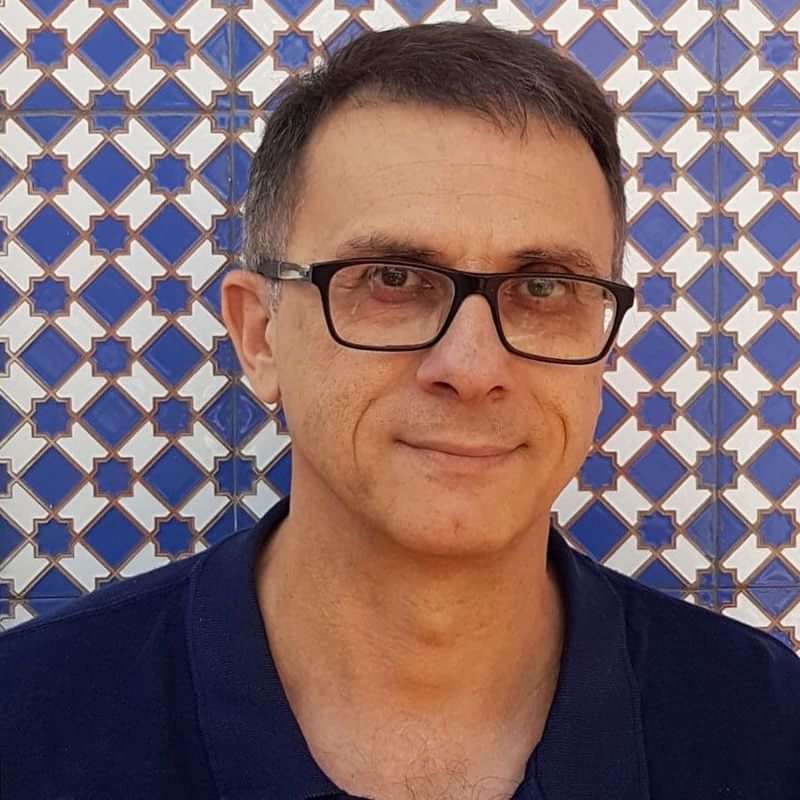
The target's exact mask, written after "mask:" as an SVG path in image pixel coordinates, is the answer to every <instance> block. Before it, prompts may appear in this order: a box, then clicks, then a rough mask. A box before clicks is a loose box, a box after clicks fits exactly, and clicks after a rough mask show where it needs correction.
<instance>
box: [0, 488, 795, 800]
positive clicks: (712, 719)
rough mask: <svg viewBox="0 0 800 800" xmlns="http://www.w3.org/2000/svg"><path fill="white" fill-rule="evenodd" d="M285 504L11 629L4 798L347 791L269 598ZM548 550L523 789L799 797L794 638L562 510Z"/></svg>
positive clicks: (254, 796) (561, 793) (5, 640)
mask: <svg viewBox="0 0 800 800" xmlns="http://www.w3.org/2000/svg"><path fill="white" fill-rule="evenodd" d="M288 507H289V499H288V498H284V499H283V500H281V501H280V502H279V503H278V504H277V505H275V506H274V507H273V508H272V509H271V510H270V511H269V512H268V513H267V514H266V515H265V516H264V517H263V518H262V519H261V520H260V522H259V523H258V524H257V525H255V526H254V527H253V528H251V529H248V530H246V531H242V532H238V533H235V534H233V535H231V536H229V537H228V538H226V539H224V540H223V541H221V542H218V543H217V544H215V545H214V546H213V547H210V548H208V549H207V550H205V551H204V552H202V553H200V554H198V555H195V556H192V557H190V558H186V559H182V560H179V561H177V562H174V563H172V564H169V565H167V566H164V567H161V568H158V569H155V570H153V571H151V572H148V573H146V574H143V575H139V576H136V577H133V578H128V579H127V580H124V581H121V582H118V583H116V584H113V585H111V586H107V587H104V588H102V589H99V590H97V591H95V592H93V593H92V594H89V595H86V596H84V597H81V598H78V599H76V600H74V601H71V602H70V603H68V604H67V605H65V606H62V608H61V609H60V610H59V611H58V612H57V613H55V614H53V615H52V616H49V617H43V618H41V619H36V620H32V621H30V622H28V623H25V624H23V625H20V626H18V627H17V628H14V629H12V630H10V631H8V632H7V633H5V634H3V635H0V798H2V800H112V799H113V800H117V798H120V799H123V800H128V799H133V798H136V799H137V800H138V799H139V798H141V800H160V798H165V799H166V798H169V800H179V799H180V798H187V799H190V800H211V799H212V798H214V800H217V799H220V798H224V800H311V798H315V799H316V800H322V798H330V799H331V800H332V799H333V798H347V797H348V795H347V794H345V793H344V792H343V791H342V790H341V789H339V788H338V787H337V786H336V785H335V784H334V783H333V782H332V781H331V780H330V779H329V778H328V777H327V776H326V775H325V774H324V773H323V772H322V770H321V769H320V768H319V766H318V765H317V764H316V763H315V761H314V759H313V758H312V756H311V754H310V752H309V749H308V746H307V744H306V742H305V740H304V738H303V735H302V732H301V731H300V728H299V726H298V723H297V721H296V719H295V717H294V716H293V714H292V711H291V708H290V707H289V704H288V702H287V699H286V695H285V694H284V691H283V688H282V685H281V682H280V679H279V677H278V674H277V671H276V669H275V665H274V663H273V661H272V658H271V656H270V652H269V647H268V642H267V639H266V635H265V631H264V627H263V624H262V619H261V616H260V613H259V609H258V604H257V599H256V593H255V576H254V565H255V563H256V559H257V556H258V553H259V550H260V548H261V547H262V545H263V544H264V543H265V541H266V540H267V538H268V537H269V535H270V532H271V531H272V530H273V529H274V528H275V526H276V525H277V524H278V523H279V522H280V521H281V520H282V519H283V518H284V517H285V515H286V514H287V513H288ZM548 559H550V560H551V561H552V563H553V564H554V565H555V568H556V569H557V571H558V575H559V576H560V580H561V584H562V588H563V592H564V597H565V608H566V629H565V642H564V650H563V654H562V662H561V672H560V676H559V680H558V686H557V689H556V693H555V697H554V701H553V705H552V707H551V710H550V713H549V717H548V719H547V723H546V726H545V730H544V734H543V737H542V740H541V741H540V743H539V744H538V745H537V746H536V748H535V749H534V751H533V752H532V753H531V756H530V759H529V761H528V764H527V768H526V772H525V779H524V781H523V783H522V784H521V785H520V787H519V788H518V790H517V792H516V793H515V795H514V799H515V800H590V798H591V800H723V799H724V800H745V799H746V800H760V799H761V798H763V800H790V798H800V660H799V659H798V658H797V657H796V656H795V654H794V653H793V652H792V651H791V650H789V649H788V648H787V647H785V646H784V645H783V644H781V643H779V642H778V641H776V640H775V639H773V638H772V637H770V636H768V635H767V634H764V633H761V632H759V631H756V630H754V629H751V628H749V627H747V626H745V625H743V624H741V623H738V622H736V621H733V620H730V619H727V618H724V617H720V616H718V615H716V614H714V613H713V612H710V611H707V610H705V609H702V608H697V607H693V606H691V605H689V604H688V603H685V602H683V601H681V600H675V599H672V598H669V597H667V596H665V595H663V594H661V593H659V592H656V591H654V590H651V589H648V588H646V587H644V586H642V585H640V584H638V583H637V582H635V581H633V580H631V579H629V578H626V577H624V576H623V575H621V574H618V573H616V572H613V571H612V570H610V569H608V568H606V567H603V566H600V565H598V564H596V563H594V562H593V561H592V560H591V559H589V558H586V557H585V556H583V555H581V554H579V553H577V552H576V551H574V550H572V549H571V548H570V547H569V546H568V545H567V543H566V542H565V540H564V539H563V538H562V537H561V535H560V534H558V533H557V532H556V531H555V530H551V532H550V537H549V542H548ZM458 800H460V799H458ZM463 800H470V799H469V798H463Z"/></svg>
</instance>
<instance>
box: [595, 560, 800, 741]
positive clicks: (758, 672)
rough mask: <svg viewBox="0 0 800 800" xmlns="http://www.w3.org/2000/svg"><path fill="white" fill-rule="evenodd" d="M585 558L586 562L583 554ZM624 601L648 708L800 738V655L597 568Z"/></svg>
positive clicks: (762, 634) (721, 616) (771, 638)
mask: <svg viewBox="0 0 800 800" xmlns="http://www.w3.org/2000/svg"><path fill="white" fill-rule="evenodd" d="M582 558H585V557H584V556H582ZM593 568H594V569H596V570H598V571H599V572H600V573H601V574H602V575H604V576H605V577H606V579H607V580H608V581H609V583H610V584H611V586H612V587H613V589H614V590H615V591H616V593H617V595H618V596H619V598H620V601H621V604H622V607H623V611H624V615H625V624H626V635H627V644H628V651H629V653H630V658H631V664H632V667H633V671H634V674H635V676H636V680H637V681H638V683H639V688H640V690H641V692H642V697H643V700H644V707H645V710H648V709H649V710H650V712H651V713H654V714H662V713H663V714H665V715H666V717H669V716H670V715H671V711H670V709H675V708H676V707H679V708H680V715H681V718H682V719H683V720H684V722H685V721H686V720H687V719H688V718H689V717H690V716H691V715H693V714H694V715H696V717H697V719H698V722H699V721H704V722H705V723H706V724H708V723H709V722H711V721H712V720H713V719H714V718H717V717H719V716H720V714H721V713H722V710H723V709H724V716H725V720H726V724H728V725H730V726H734V729H736V726H738V725H742V726H747V728H748V729H749V730H750V731H751V732H752V733H755V732H756V731H758V730H763V731H764V732H765V733H766V732H768V731H770V730H772V731H776V730H777V729H781V730H782V731H783V732H784V734H786V733H788V731H789V730H792V731H793V732H794V733H795V735H794V742H795V744H797V742H798V741H799V740H800V658H798V656H797V654H796V653H795V652H794V651H793V650H791V649H790V648H789V647H787V646H786V645H785V644H783V643H782V642H780V641H778V639H776V638H775V637H774V636H772V635H770V634H769V633H767V632H765V631H762V630H758V629H756V628H754V627H752V626H750V625H746V624H744V623H743V622H739V621H738V620H735V619H732V618H731V617H728V616H725V615H724V614H721V613H718V612H716V611H712V610H709V609H707V608H704V607H702V606H698V605H693V604H691V603H688V602H686V601H685V600H682V599H679V598H676V597H670V596H668V595H666V594H664V593H663V592H661V591H658V590H656V589H651V588H649V587H647V586H645V585H643V584H641V583H639V582H638V581H636V580H634V579H632V578H629V577H627V576H625V575H622V574H621V573H618V572H615V571H614V570H611V569H608V568H607V567H603V566H601V565H599V564H594V567H593Z"/></svg>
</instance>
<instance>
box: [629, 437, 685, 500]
mask: <svg viewBox="0 0 800 800" xmlns="http://www.w3.org/2000/svg"><path fill="white" fill-rule="evenodd" d="M628 474H629V475H630V476H631V477H632V478H633V480H634V481H635V482H636V484H637V485H638V486H639V487H640V488H641V489H642V490H643V491H644V492H645V493H646V494H647V495H648V497H650V498H651V499H653V500H661V499H662V498H663V497H664V496H665V495H666V494H667V493H668V492H670V491H671V490H672V489H673V487H674V486H675V484H676V483H677V482H678V481H679V480H680V479H681V478H682V477H683V476H684V475H685V474H686V468H685V467H684V466H683V465H682V464H681V462H680V461H678V459H677V458H675V456H673V455H672V453H670V452H669V450H667V448H666V447H664V445H663V444H661V442H658V441H656V442H653V443H652V444H651V445H649V446H648V447H646V448H645V450H644V452H643V453H642V454H641V455H639V456H637V457H636V459H635V460H634V461H633V463H632V464H631V466H630V468H629V469H628Z"/></svg>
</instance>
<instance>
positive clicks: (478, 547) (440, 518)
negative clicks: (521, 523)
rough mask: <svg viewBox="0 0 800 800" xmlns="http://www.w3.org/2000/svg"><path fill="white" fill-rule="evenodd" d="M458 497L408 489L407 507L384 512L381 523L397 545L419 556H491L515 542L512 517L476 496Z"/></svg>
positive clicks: (514, 528) (516, 528)
mask: <svg viewBox="0 0 800 800" xmlns="http://www.w3.org/2000/svg"><path fill="white" fill-rule="evenodd" d="M459 499H460V498H459ZM459 499H457V497H456V496H454V495H453V494H450V495H449V496H448V497H447V500H446V501H445V502H442V499H441V495H440V496H439V497H438V498H436V497H432V498H430V499H429V500H426V499H423V498H422V497H420V496H419V494H416V493H414V492H409V495H408V499H407V500H406V501H405V503H406V508H404V509H402V510H398V513H393V514H391V515H390V516H388V517H386V516H384V520H383V525H382V526H381V527H382V528H383V530H384V532H385V535H386V536H388V537H389V538H391V539H392V540H393V542H394V543H395V545H397V546H398V547H401V548H403V549H405V550H408V551H411V552H414V553H417V554H419V555H420V556H422V555H426V556H435V557H441V558H456V557H464V558H467V557H476V556H488V555H493V554H496V553H498V552H501V551H503V550H504V549H506V548H508V547H510V546H511V545H512V544H513V542H514V540H515V538H516V534H518V532H519V529H518V527H517V526H516V525H515V524H514V523H513V520H512V519H510V518H506V515H505V514H503V513H500V514H498V512H497V509H496V508H492V507H490V506H487V504H486V503H485V502H483V503H477V504H476V499H475V498H469V497H466V496H465V497H463V502H459ZM391 506H392V504H389V505H388V506H385V507H391Z"/></svg>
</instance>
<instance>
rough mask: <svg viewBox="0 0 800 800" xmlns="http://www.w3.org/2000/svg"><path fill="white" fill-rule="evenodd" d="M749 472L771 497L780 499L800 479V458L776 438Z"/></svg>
mask: <svg viewBox="0 0 800 800" xmlns="http://www.w3.org/2000/svg"><path fill="white" fill-rule="evenodd" d="M748 472H749V474H750V476H751V477H752V478H753V480H754V481H755V482H756V483H757V484H758V485H759V486H760V487H761V488H762V489H763V490H764V491H765V492H766V493H767V495H768V496H769V497H770V498H772V499H773V500H778V499H780V498H781V497H783V495H784V494H786V492H787V491H789V489H791V488H792V487H793V486H794V485H795V484H796V483H797V482H798V481H800V459H798V458H797V456H795V455H794V453H792V452H790V451H789V449H788V448H787V447H786V446H785V445H784V444H783V443H782V442H781V441H780V440H778V439H776V440H775V441H773V442H772V444H770V445H769V447H767V448H766V450H764V451H762V452H761V454H760V455H759V456H758V458H756V460H755V461H753V463H752V464H751V465H750V468H749V470H748Z"/></svg>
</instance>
